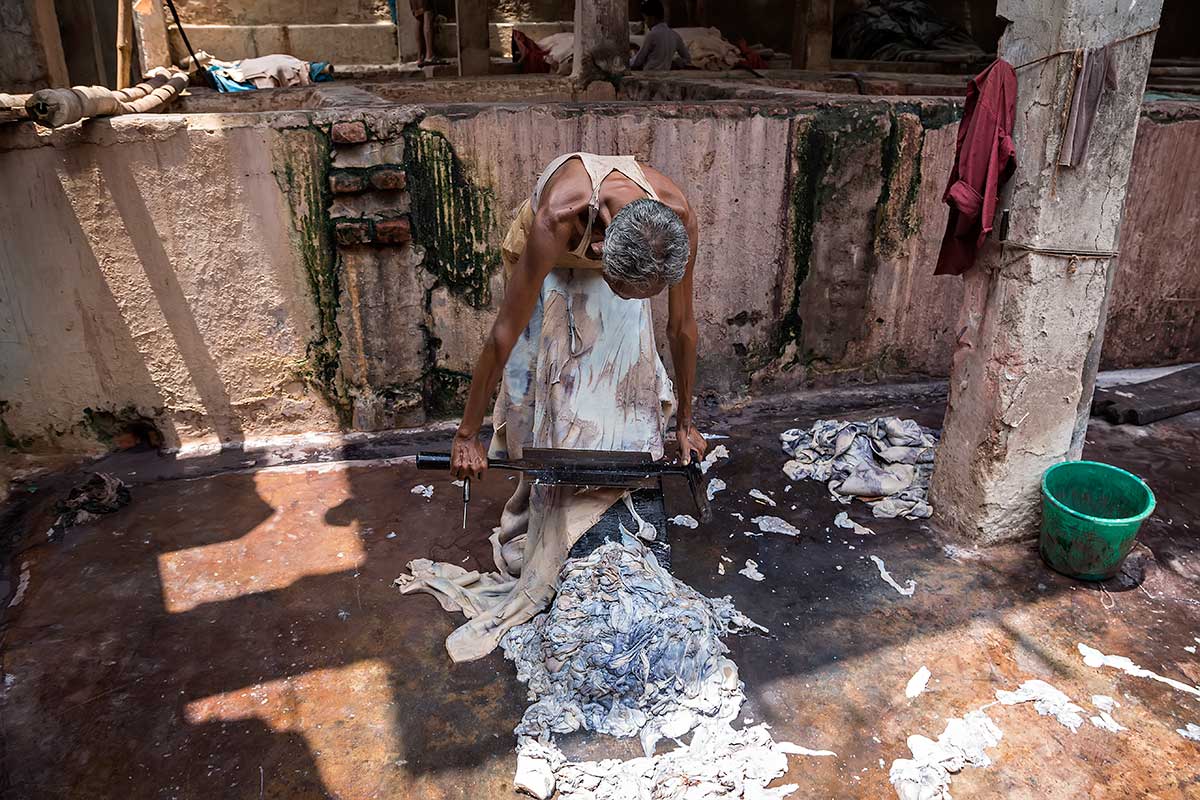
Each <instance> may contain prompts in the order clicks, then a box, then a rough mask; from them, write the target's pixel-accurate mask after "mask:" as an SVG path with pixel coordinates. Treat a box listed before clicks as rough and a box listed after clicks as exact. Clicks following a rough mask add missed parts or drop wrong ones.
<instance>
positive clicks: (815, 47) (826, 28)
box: [792, 0, 833, 70]
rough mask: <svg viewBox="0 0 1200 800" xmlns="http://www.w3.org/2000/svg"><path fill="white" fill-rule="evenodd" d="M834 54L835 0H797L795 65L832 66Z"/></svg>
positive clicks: (793, 31) (821, 67) (794, 35)
mask: <svg viewBox="0 0 1200 800" xmlns="http://www.w3.org/2000/svg"><path fill="white" fill-rule="evenodd" d="M832 55H833V0H796V11H795V14H794V16H793V17H792V66H793V67H794V68H796V69H825V70H827V69H829V67H830V66H831V61H832Z"/></svg>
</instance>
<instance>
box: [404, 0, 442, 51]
mask: <svg viewBox="0 0 1200 800" xmlns="http://www.w3.org/2000/svg"><path fill="white" fill-rule="evenodd" d="M408 7H409V9H411V10H412V15H413V16H414V17H416V19H417V66H418V67H426V66H430V65H432V64H445V63H446V60H445V59H443V58H437V57H436V56H434V54H433V0H408Z"/></svg>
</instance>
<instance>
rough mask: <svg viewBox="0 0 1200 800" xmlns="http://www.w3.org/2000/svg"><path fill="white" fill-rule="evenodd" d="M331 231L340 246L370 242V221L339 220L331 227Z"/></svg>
mask: <svg viewBox="0 0 1200 800" xmlns="http://www.w3.org/2000/svg"><path fill="white" fill-rule="evenodd" d="M333 231H334V237H335V238H336V239H337V243H338V244H340V245H352V244H366V243H367V242H369V241H371V222H370V220H365V219H360V220H341V221H339V222H338V223H337V224H336V225H334V226H333Z"/></svg>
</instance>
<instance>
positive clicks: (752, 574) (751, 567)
mask: <svg viewBox="0 0 1200 800" xmlns="http://www.w3.org/2000/svg"><path fill="white" fill-rule="evenodd" d="M738 575H745V576H746V577H747V578H749V579H750V580H752V581H761V580H762V579H763V577H764V576H763V574H762V573H761V572H759V571H758V562H757V561H755V560H754V559H752V558H747V559H746V566H745V567H743V568H742V569H739V570H738Z"/></svg>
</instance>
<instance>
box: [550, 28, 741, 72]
mask: <svg viewBox="0 0 1200 800" xmlns="http://www.w3.org/2000/svg"><path fill="white" fill-rule="evenodd" d="M673 30H674V31H675V32H676V33H678V34H679V35H680V37H682V39H683V43H684V44H685V45H687V49H688V52H689V53H690V54H691V56H692V68H693V69H707V70H714V71H718V72H720V71H724V70H730V69H733V68H734V67H736V66H737V65H738V64H739V63H740V62H741V61H742V60H743V59H744V58H745V56H744V55H743V54H742V51H741V50H739V49H738V47H737V45H735V44H733V43H732V42H730V41H729V40H728V39H726V38H725V37H724V36H722V35H721V32H720V31H719V30H717V29H716V28H674V29H673ZM644 39H645V37H644V36H640V35H638V36H630V37H629V49H630V51H631V55H632V54H633V53H636V52H637V51H638V49H639V48H641V46H642V41H643V40H644ZM537 44H538V46H539V47H540V48H541V50H542V51H543V56H542V57H543V58H544V59H545V61H546V63H547V64H548V65H549V67H550V71H552V72H555V73H556V74H558V75H569V74H571V65H572V58H573V56H574V52H575V34H574V33H570V32H566V33H552V34H550V35H549V36H547V37H545V38H543V39H540V40H538V43H537Z"/></svg>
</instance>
